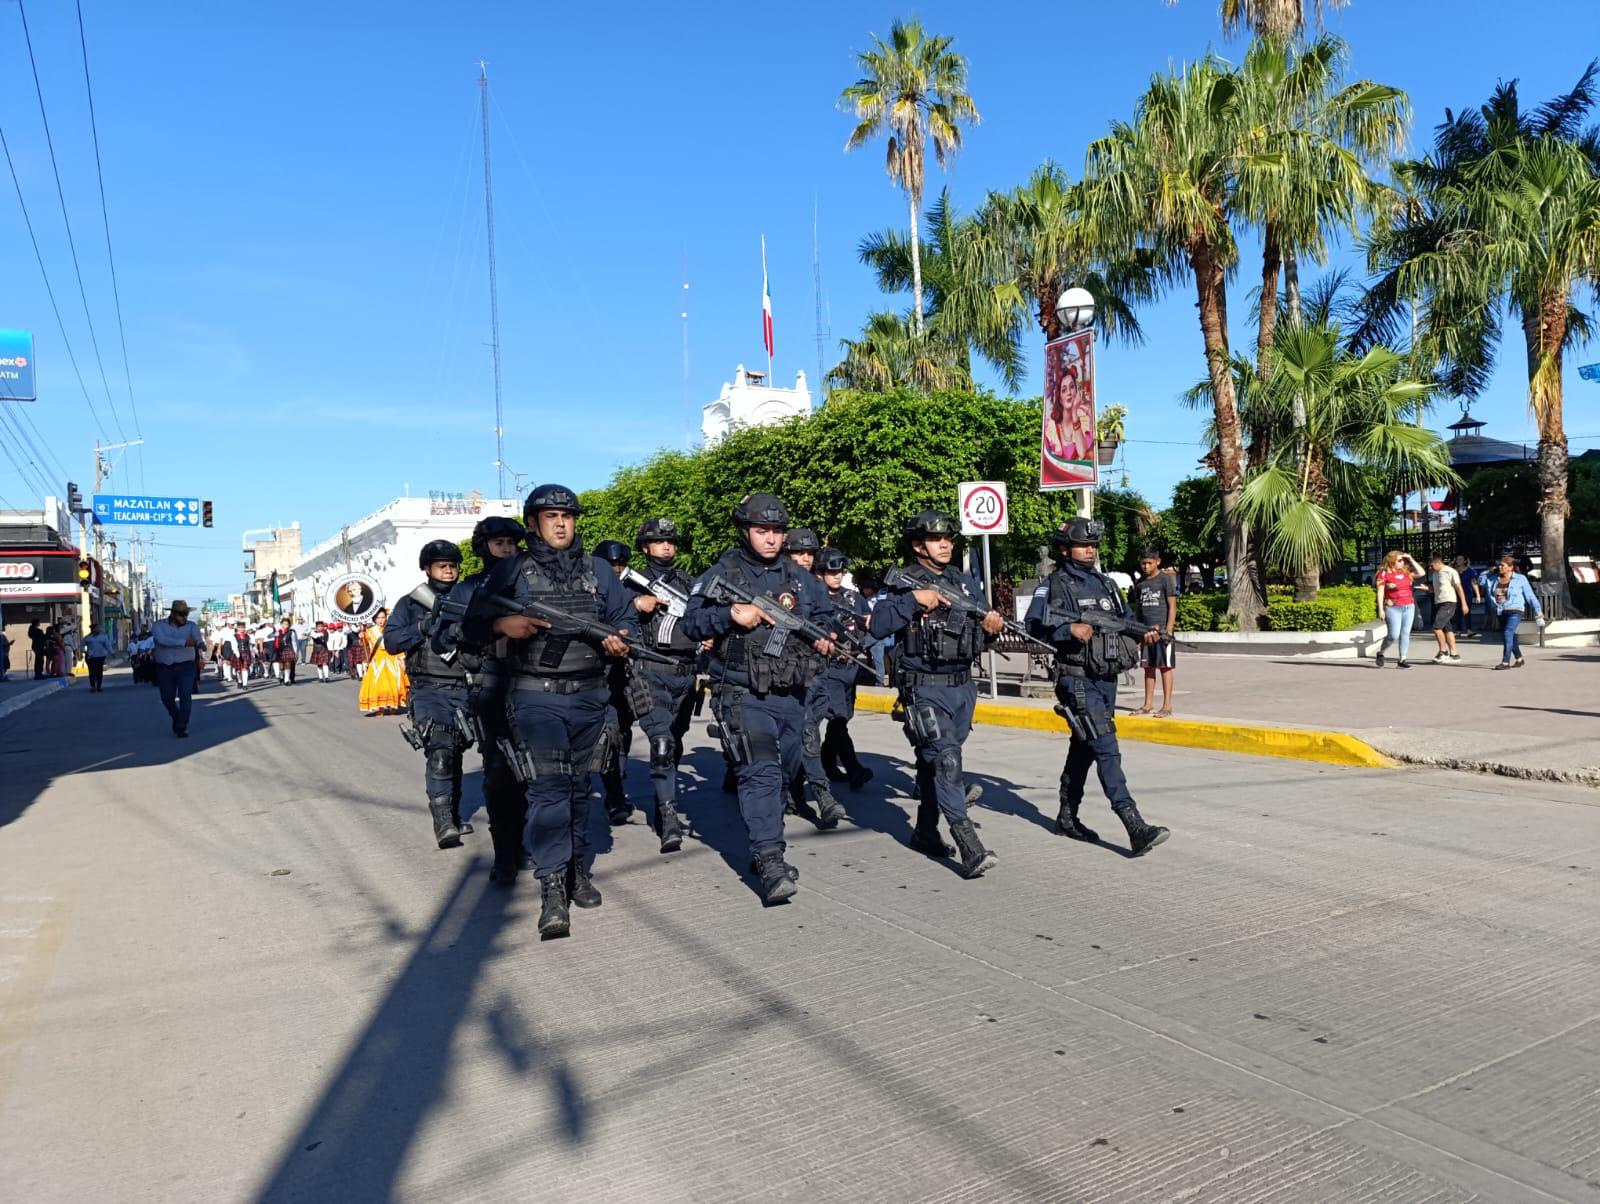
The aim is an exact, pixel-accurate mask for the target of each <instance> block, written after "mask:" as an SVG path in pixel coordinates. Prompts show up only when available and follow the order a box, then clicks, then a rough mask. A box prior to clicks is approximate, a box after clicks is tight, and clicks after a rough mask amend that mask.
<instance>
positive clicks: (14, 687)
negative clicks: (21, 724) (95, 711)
mask: <svg viewBox="0 0 1600 1204" xmlns="http://www.w3.org/2000/svg"><path fill="white" fill-rule="evenodd" d="M64 687H65V680H64V679H63V678H60V677H47V678H45V679H44V680H43V681H35V680H34V677H33V674H32V673H13V674H12V675H11V676H10V677H8V678H6V680H5V681H0V719H3V718H5V717H6V716H7V715H9V714H11V713H12V712H14V711H20V710H21V709H22V708H23V707H25V706H30V705H31V704H33V703H35V702H38V701H39V699H41V698H46V697H48V696H49V695H51V694H54V693H55V692H56V691H57V690H60V689H63V688H64Z"/></svg>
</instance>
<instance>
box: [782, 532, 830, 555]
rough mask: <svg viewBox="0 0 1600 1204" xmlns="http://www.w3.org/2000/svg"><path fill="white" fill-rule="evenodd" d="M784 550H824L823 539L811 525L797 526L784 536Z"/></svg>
mask: <svg viewBox="0 0 1600 1204" xmlns="http://www.w3.org/2000/svg"><path fill="white" fill-rule="evenodd" d="M783 550H784V551H785V552H819V551H821V550H822V541H821V540H820V539H818V538H817V533H816V532H815V531H813V530H812V529H811V528H810V527H796V528H795V529H794V530H792V531H790V532H789V534H787V535H785V536H784V537H783Z"/></svg>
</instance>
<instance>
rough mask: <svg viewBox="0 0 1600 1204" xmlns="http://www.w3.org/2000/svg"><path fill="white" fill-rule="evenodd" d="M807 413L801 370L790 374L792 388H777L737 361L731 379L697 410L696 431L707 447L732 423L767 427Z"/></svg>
mask: <svg viewBox="0 0 1600 1204" xmlns="http://www.w3.org/2000/svg"><path fill="white" fill-rule="evenodd" d="M809 413H811V390H810V388H809V387H808V386H807V385H806V374H805V373H804V372H796V373H795V374H794V388H792V389H779V388H776V387H774V386H772V385H770V384H768V383H767V377H766V374H765V373H763V372H751V371H749V370H748V369H747V368H745V366H744V365H743V364H740V365H739V367H738V368H737V369H736V370H735V371H734V374H733V380H732V381H731V382H730V383H725V384H724V385H723V386H722V392H721V393H719V394H718V395H717V399H716V400H715V401H713V402H712V403H711V404H710V405H708V406H706V407H705V409H704V410H702V411H701V418H700V433H701V434H702V435H704V436H705V441H706V446H707V447H710V446H712V445H714V444H716V443H719V442H721V441H722V440H723V439H724V438H725V437H726V436H727V434H728V432H729V431H731V430H733V428H734V427H736V426H767V425H770V424H771V423H774V422H782V421H783V420H784V419H786V418H795V417H798V416H800V415H803V414H809Z"/></svg>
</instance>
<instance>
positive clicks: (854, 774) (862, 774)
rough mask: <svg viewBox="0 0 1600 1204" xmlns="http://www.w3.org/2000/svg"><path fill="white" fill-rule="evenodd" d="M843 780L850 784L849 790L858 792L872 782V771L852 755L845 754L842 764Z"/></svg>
mask: <svg viewBox="0 0 1600 1204" xmlns="http://www.w3.org/2000/svg"><path fill="white" fill-rule="evenodd" d="M844 767H845V768H844V772H845V778H846V780H847V781H848V782H849V783H850V789H851V790H860V789H861V788H862V787H863V786H865V785H866V784H867V783H868V782H870V781H872V770H870V769H868V768H867V767H866V766H865V765H863V764H862V763H861V762H860V761H858V760H856V758H855V754H854V753H847V754H846V755H845V762H844Z"/></svg>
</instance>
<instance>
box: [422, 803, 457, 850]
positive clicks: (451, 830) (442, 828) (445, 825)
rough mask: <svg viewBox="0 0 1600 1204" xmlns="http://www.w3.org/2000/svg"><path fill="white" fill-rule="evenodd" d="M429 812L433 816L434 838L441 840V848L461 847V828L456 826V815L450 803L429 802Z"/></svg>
mask: <svg viewBox="0 0 1600 1204" xmlns="http://www.w3.org/2000/svg"><path fill="white" fill-rule="evenodd" d="M428 812H429V814H431V815H432V816H433V838H434V840H436V841H438V842H439V847H440V848H441V849H455V848H460V847H461V830H460V829H459V828H457V827H456V821H455V816H454V815H453V814H452V808H451V806H450V804H449V803H447V802H445V803H435V802H430V803H429V804H428Z"/></svg>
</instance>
